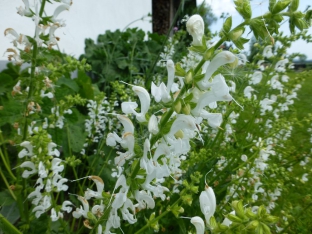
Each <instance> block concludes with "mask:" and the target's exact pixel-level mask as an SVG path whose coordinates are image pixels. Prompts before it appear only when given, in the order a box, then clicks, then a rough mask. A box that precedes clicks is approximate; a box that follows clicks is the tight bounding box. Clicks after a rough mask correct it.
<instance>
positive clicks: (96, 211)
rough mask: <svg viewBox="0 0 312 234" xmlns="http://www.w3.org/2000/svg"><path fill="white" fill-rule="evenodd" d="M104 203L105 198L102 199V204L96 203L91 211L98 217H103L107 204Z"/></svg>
mask: <svg viewBox="0 0 312 234" xmlns="http://www.w3.org/2000/svg"><path fill="white" fill-rule="evenodd" d="M102 203H103V200H101V204H100V205H95V206H93V207H92V209H91V212H92V213H93V214H95V215H96V216H97V217H101V216H102V215H103V212H104V208H105V206H104V205H103V204H102Z"/></svg>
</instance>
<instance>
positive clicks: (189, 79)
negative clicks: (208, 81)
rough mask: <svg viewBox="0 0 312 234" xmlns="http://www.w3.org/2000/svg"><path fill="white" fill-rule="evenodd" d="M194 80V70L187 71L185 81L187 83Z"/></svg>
mask: <svg viewBox="0 0 312 234" xmlns="http://www.w3.org/2000/svg"><path fill="white" fill-rule="evenodd" d="M192 82H193V72H192V71H188V72H187V73H186V76H185V83H186V84H191V83H192Z"/></svg>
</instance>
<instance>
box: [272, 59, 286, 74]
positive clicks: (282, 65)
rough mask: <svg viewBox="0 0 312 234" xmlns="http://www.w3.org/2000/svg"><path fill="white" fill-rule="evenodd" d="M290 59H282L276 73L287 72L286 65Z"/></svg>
mask: <svg viewBox="0 0 312 234" xmlns="http://www.w3.org/2000/svg"><path fill="white" fill-rule="evenodd" d="M288 62H289V61H288V59H282V60H280V61H278V62H277V63H276V64H275V71H277V72H285V71H286V68H285V66H286V64H287V63H288Z"/></svg>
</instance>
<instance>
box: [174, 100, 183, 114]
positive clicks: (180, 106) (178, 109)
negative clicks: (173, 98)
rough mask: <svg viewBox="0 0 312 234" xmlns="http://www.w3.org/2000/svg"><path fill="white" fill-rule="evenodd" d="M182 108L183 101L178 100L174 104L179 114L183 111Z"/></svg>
mask: <svg viewBox="0 0 312 234" xmlns="http://www.w3.org/2000/svg"><path fill="white" fill-rule="evenodd" d="M181 109H182V104H181V101H180V100H178V101H177V103H176V104H175V105H174V111H175V112H177V114H179V113H180V112H181Z"/></svg>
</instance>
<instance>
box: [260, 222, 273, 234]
mask: <svg viewBox="0 0 312 234" xmlns="http://www.w3.org/2000/svg"><path fill="white" fill-rule="evenodd" d="M261 226H262V229H263V233H271V230H270V228H269V227H268V226H267V225H266V224H264V223H262V224H261Z"/></svg>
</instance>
